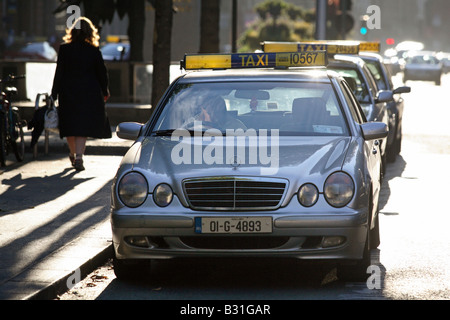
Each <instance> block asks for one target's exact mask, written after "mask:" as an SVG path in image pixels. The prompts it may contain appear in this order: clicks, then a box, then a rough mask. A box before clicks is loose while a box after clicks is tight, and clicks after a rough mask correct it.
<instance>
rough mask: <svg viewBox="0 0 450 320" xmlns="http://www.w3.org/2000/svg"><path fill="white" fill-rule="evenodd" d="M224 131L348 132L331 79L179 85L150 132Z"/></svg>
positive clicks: (297, 133) (298, 133)
mask: <svg viewBox="0 0 450 320" xmlns="http://www.w3.org/2000/svg"><path fill="white" fill-rule="evenodd" d="M211 128H213V129H216V130H215V132H219V133H222V134H225V133H227V134H228V133H229V132H230V131H231V132H233V131H236V130H240V129H242V130H244V131H246V130H249V129H254V130H255V131H256V132H257V133H259V132H261V130H266V131H265V132H267V131H270V130H278V131H277V133H279V135H338V136H341V135H348V129H347V126H346V122H345V120H344V117H343V115H342V112H341V109H340V106H339V104H338V102H337V100H336V96H335V93H334V90H333V88H332V86H331V84H324V83H307V82H215V83H190V84H178V85H177V86H176V87H175V88H174V89H173V90H172V91H171V95H170V97H169V98H168V99H167V102H166V104H165V106H164V110H163V111H162V113H161V115H160V117H159V119H158V121H157V123H156V125H155V127H154V130H153V134H169V133H170V132H171V131H173V130H176V129H186V130H190V131H196V130H201V131H207V130H208V129H211Z"/></svg>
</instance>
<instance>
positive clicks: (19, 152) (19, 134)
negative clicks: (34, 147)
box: [11, 115, 25, 162]
mask: <svg viewBox="0 0 450 320" xmlns="http://www.w3.org/2000/svg"><path fill="white" fill-rule="evenodd" d="M14 125H15V128H14V129H15V135H16V136H15V137H12V138H13V139H12V142H11V143H12V149H13V151H14V154H15V156H16V159H17V161H18V162H22V161H23V159H24V157H25V138H24V134H23V127H22V122H21V120H20V117H19V115H15V121H14Z"/></svg>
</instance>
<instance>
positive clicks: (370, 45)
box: [359, 41, 380, 52]
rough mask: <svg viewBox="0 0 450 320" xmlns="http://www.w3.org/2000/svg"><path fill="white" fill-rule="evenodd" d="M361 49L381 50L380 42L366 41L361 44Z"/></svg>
mask: <svg viewBox="0 0 450 320" xmlns="http://www.w3.org/2000/svg"><path fill="white" fill-rule="evenodd" d="M359 50H360V51H370V52H380V43H379V42H369V41H364V42H361V43H360V44H359Z"/></svg>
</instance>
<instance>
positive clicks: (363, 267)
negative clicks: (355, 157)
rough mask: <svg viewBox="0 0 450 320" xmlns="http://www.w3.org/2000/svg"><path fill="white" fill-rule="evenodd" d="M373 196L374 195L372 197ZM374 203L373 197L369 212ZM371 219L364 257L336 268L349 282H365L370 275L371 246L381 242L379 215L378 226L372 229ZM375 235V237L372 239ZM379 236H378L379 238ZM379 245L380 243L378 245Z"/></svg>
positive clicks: (342, 277) (338, 274) (338, 273)
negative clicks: (368, 271) (368, 270)
mask: <svg viewBox="0 0 450 320" xmlns="http://www.w3.org/2000/svg"><path fill="white" fill-rule="evenodd" d="M371 198H372V197H371ZM372 209H373V204H372V199H370V201H369V212H372ZM370 216H372V215H370ZM370 221H371V217H370V218H369V220H368V224H367V235H366V242H365V245H364V251H363V256H362V259H360V260H354V261H350V262H348V263H347V264H339V265H338V266H337V268H336V271H337V277H338V278H339V279H340V280H342V281H349V282H363V281H366V280H367V278H368V277H369V275H368V273H367V268H369V266H370V265H371V258H370V250H371V247H372V246H374V245H377V244H376V243H377V242H378V244H379V240H380V237H379V224H378V215H377V219H376V226H375V228H374V229H372V230H370ZM372 236H373V237H375V239H371V238H372ZM377 237H378V238H377ZM377 247H378V245H377Z"/></svg>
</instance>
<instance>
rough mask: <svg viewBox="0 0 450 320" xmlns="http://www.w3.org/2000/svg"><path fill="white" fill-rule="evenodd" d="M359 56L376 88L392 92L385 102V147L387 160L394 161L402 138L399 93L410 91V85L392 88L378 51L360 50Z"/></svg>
mask: <svg viewBox="0 0 450 320" xmlns="http://www.w3.org/2000/svg"><path fill="white" fill-rule="evenodd" d="M360 57H361V59H363V60H364V62H365V63H366V65H367V68H368V69H369V71H370V73H371V74H372V75H373V78H374V80H375V81H376V82H377V85H378V89H380V90H390V91H392V93H393V94H394V97H393V100H391V101H388V102H387V111H388V115H389V117H388V118H389V135H388V138H387V146H386V147H387V149H388V150H387V160H388V162H395V159H396V157H397V155H399V154H400V151H401V146H402V138H403V110H404V99H403V97H402V96H401V94H402V93H409V92H411V87H408V86H400V87H397V88H394V84H393V82H392V76H391V74H390V71H389V69H388V68H387V67H386V65H385V64H384V63H383V58H382V56H381V55H379V54H378V53H375V52H361V53H360Z"/></svg>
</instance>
